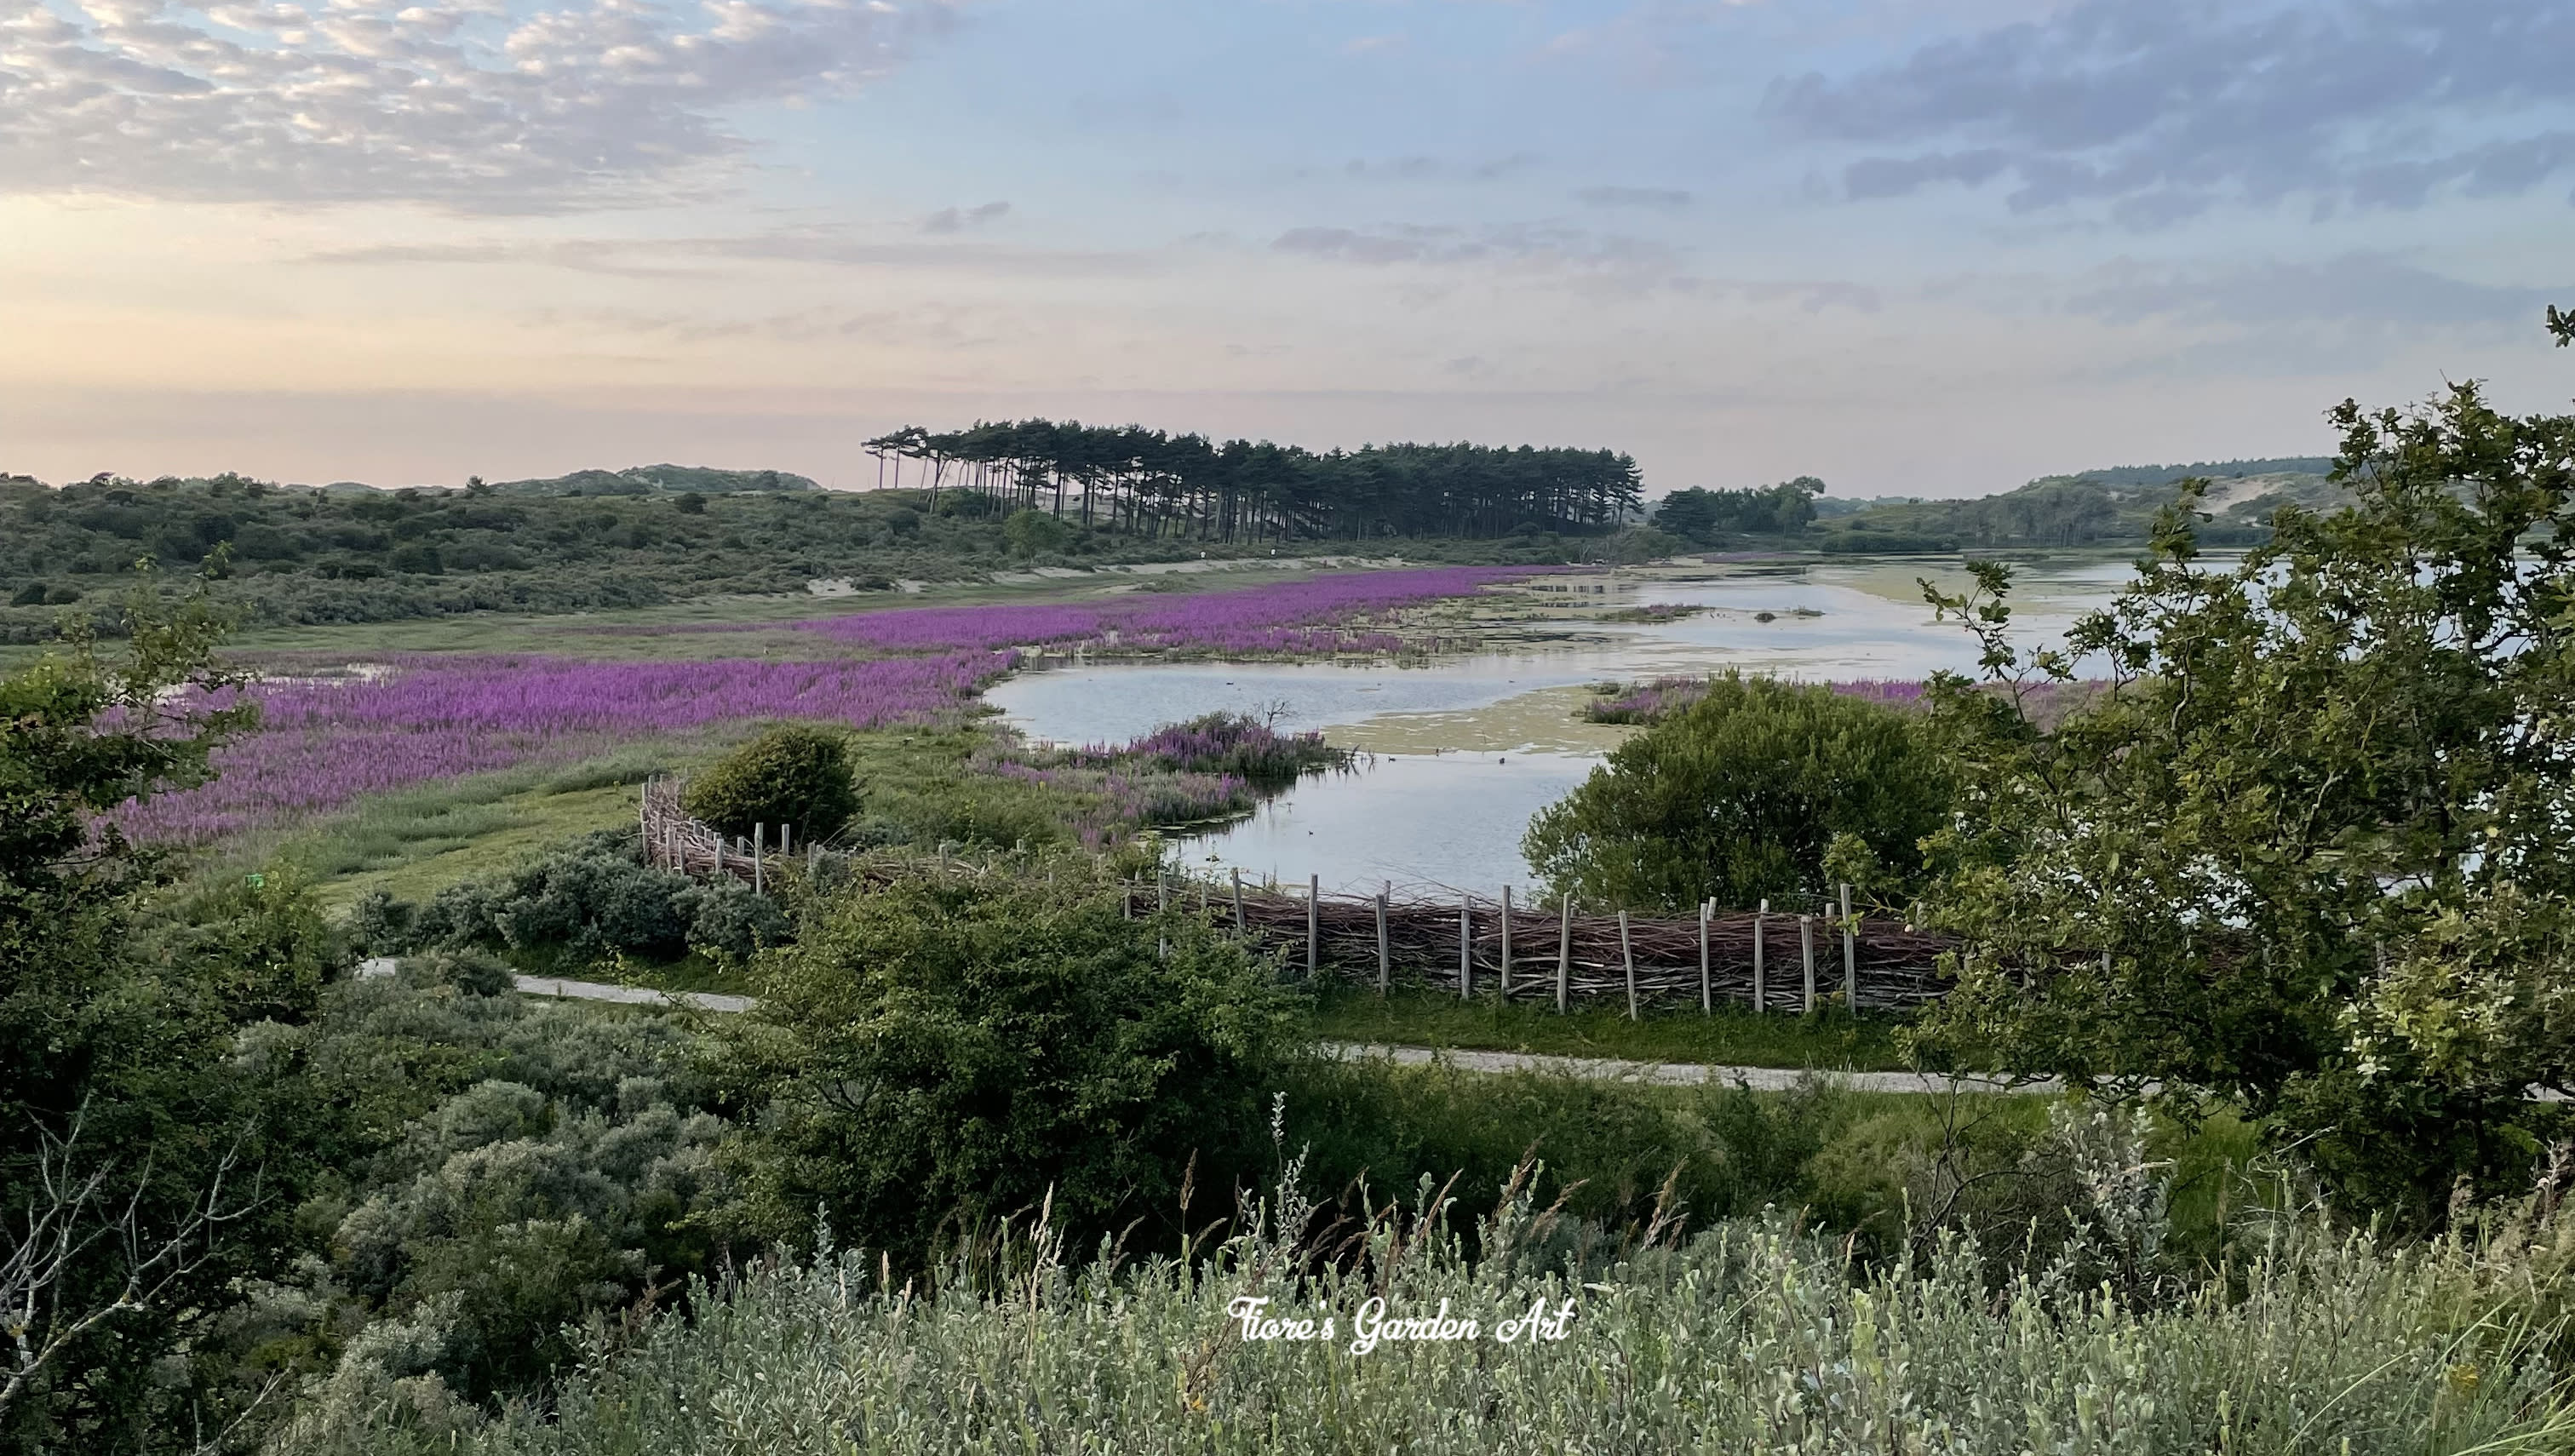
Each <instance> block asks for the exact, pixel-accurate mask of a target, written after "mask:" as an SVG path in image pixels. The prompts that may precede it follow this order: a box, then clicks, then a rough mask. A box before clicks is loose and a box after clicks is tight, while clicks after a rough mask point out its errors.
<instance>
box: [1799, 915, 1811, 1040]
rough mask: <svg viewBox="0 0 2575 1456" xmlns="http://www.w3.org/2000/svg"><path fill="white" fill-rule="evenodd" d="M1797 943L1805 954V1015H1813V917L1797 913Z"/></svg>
mask: <svg viewBox="0 0 2575 1456" xmlns="http://www.w3.org/2000/svg"><path fill="white" fill-rule="evenodd" d="M1797 943H1798V944H1799V945H1801V946H1803V947H1804V949H1805V952H1806V1014H1807V1015H1809V1016H1811V1015H1813V1014H1815V917H1814V916H1812V915H1810V914H1807V913H1806V912H1805V911H1803V910H1800V911H1798V912H1797Z"/></svg>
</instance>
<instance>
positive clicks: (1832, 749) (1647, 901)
mask: <svg viewBox="0 0 2575 1456" xmlns="http://www.w3.org/2000/svg"><path fill="white" fill-rule="evenodd" d="M1954 792H1955V789H1954V787H1953V785H1952V781H1951V776H1950V773H1949V770H1948V768H1947V767H1946V766H1945V764H1944V763H1943V761H1942V759H1941V757H1940V755H1939V752H1938V750H1937V748H1936V747H1935V746H1934V745H1933V744H1932V743H1931V741H1930V740H1929V738H1928V737H1927V735H1926V734H1925V732H1924V730H1923V726H1922V724H1921V723H1920V722H1919V720H1918V718H1917V717H1916V716H1914V715H1910V714H1907V713H1905V712H1902V711H1899V710H1895V709H1890V708H1887V707H1884V706H1882V705H1879V704H1875V703H1870V702H1867V701H1865V700H1862V699H1858V698H1849V697H1844V696H1842V695H1839V694H1836V693H1834V692H1832V691H1831V690H1830V689H1827V688H1820V687H1803V686H1799V685H1795V684H1787V683H1780V682H1776V681H1774V680H1771V679H1767V678H1749V679H1747V678H1744V677H1741V676H1740V675H1737V674H1732V673H1729V674H1727V675H1725V676H1723V677H1720V678H1715V679H1711V680H1710V681H1709V683H1708V685H1707V694H1706V696H1705V697H1703V698H1701V699H1699V700H1698V701H1697V702H1695V703H1692V704H1689V705H1688V706H1687V707H1685V708H1681V709H1678V710H1676V711H1674V712H1671V713H1669V714H1667V715H1666V716H1665V717H1664V718H1663V719H1662V720H1661V721H1660V722H1658V723H1656V724H1655V725H1654V726H1653V727H1651V728H1647V729H1646V730H1645V731H1643V732H1641V733H1638V734H1637V735H1636V736H1634V737H1632V738H1630V739H1628V740H1627V741H1626V742H1625V743H1623V744H1621V745H1620V746H1619V747H1618V749H1617V750H1616V751H1615V752H1612V753H1611V754H1610V755H1609V760H1608V761H1607V762H1606V763H1604V764H1602V765H1601V766H1600V767H1598V768H1595V769H1593V770H1592V772H1591V776H1590V777H1589V778H1588V779H1586V780H1584V782H1583V783H1582V785H1581V786H1580V787H1578V788H1576V789H1574V791H1573V792H1572V793H1570V794H1568V795H1566V796H1565V797H1564V798H1563V799H1562V800H1560V801H1558V802H1556V803H1554V804H1552V805H1550V806H1548V807H1547V808H1546V809H1544V810H1542V811H1541V812H1540V813H1539V814H1538V815H1537V817H1536V818H1534V819H1532V820H1531V821H1530V823H1529V828H1528V834H1527V837H1526V839H1525V840H1524V841H1523V847H1524V849H1525V851H1526V853H1527V855H1528V860H1529V863H1530V864H1531V865H1532V866H1534V867H1535V868H1536V869H1537V871H1538V872H1539V873H1540V874H1543V875H1545V876H1546V878H1547V880H1548V881H1549V883H1550V885H1551V887H1552V889H1553V891H1554V892H1555V893H1557V894H1571V895H1574V896H1576V897H1577V898H1580V899H1583V900H1586V901H1588V902H1590V903H1592V904H1607V905H1620V906H1627V907H1631V908H1635V909H1653V910H1662V911H1665V912H1682V911H1687V910H1689V909H1691V908H1693V907H1695V906H1696V905H1697V903H1698V902H1699V901H1700V900H1701V899H1703V898H1707V897H1710V896H1713V897H1714V898H1715V899H1716V901H1717V903H1718V904H1719V905H1722V906H1730V907H1744V908H1748V907H1750V906H1752V905H1753V904H1755V903H1756V902H1758V901H1760V900H1762V899H1765V898H1767V899H1772V900H1777V901H1780V902H1781V905H1782V907H1783V908H1788V907H1802V906H1805V905H1810V904H1818V903H1821V902H1823V901H1824V899H1825V897H1826V896H1827V894H1828V893H1829V891H1830V887H1831V885H1832V883H1833V882H1834V881H1835V880H1836V879H1847V880H1850V881H1851V882H1853V883H1854V884H1855V885H1856V886H1857V887H1858V888H1860V889H1861V890H1863V891H1865V892H1869V893H1871V894H1873V895H1874V896H1875V897H1877V898H1880V899H1889V900H1891V899H1895V898H1897V897H1900V896H1902V895H1903V894H1905V893H1907V892H1908V891H1910V890H1911V889H1913V888H1914V887H1915V886H1916V885H1917V884H1918V883H1919V882H1920V880H1921V877H1922V873H1923V857H1922V850H1921V848H1920V843H1921V840H1922V839H1923V838H1924V837H1925V836H1926V835H1929V834H1931V833H1933V832H1934V831H1936V830H1938V829H1939V828H1941V827H1942V826H1943V825H1944V823H1945V822H1946V818H1947V814H1948V811H1949V805H1950V802H1951V800H1952V797H1953V795H1954Z"/></svg>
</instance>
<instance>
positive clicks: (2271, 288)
mask: <svg viewBox="0 0 2575 1456" xmlns="http://www.w3.org/2000/svg"><path fill="white" fill-rule="evenodd" d="M2560 297H2563V291H2562V290H2558V289H2549V288H2515V287H2506V286H2499V285H2494V284H2483V283H2469V282H2466V281H2464V280H2461V279H2456V278H2451V277H2448V276H2446V275H2443V274H2438V273H2433V272H2430V271H2428V270H2425V269H2422V268H2417V267H2415V266H2413V265H2412V264H2409V263H2405V262H2401V261H2399V260H2397V259H2394V258H2390V257H2387V256H2386V255H2384V254H2375V253H2353V254H2347V255H2345V256H2343V257H2340V258H2335V259H2330V260H2327V261H2325V262H2320V263H2262V264H2254V265H2250V266H2242V267H2229V268H2172V267H2165V266H2147V265H2140V264H2134V263H2120V264H2115V265H2112V266H2110V267H2108V268H2105V269H2103V270H2101V271H2100V273H2099V274H2098V275H2096V277H2095V278H2094V279H2093V280H2092V281H2091V282H2090V284H2089V285H2088V286H2086V287H2082V288H2080V289H2078V290H2077V291H2076V292H2074V293H2073V294H2071V295H2069V296H2068V297H2067V298H2066V301H2065V308H2066V311H2067V312H2068V313H2071V314H2075V315H2079V316H2082V317H2085V318H2093V319H2099V320H2101V321H2102V322H2104V323H2109V324H2120V325H2126V324H2137V323H2143V322H2148V321H2155V320H2169V321H2173V322H2177V323H2182V324H2192V325H2208V324H2215V325H2230V326H2234V327H2237V328H2244V329H2257V328H2275V327H2280V326H2288V325H2338V326H2345V327H2353V328H2361V329H2368V330H2383V331H2391V332H2393V331H2401V332H2403V333H2406V334H2408V335H2412V334H2419V333H2421V332H2423V331H2425V330H2444V331H2447V330H2457V329H2461V328H2468V329H2479V328H2490V329H2499V330H2501V329H2514V328H2519V329H2525V330H2530V331H2532V332H2533V334H2534V337H2535V334H2536V328H2537V325H2536V321H2537V319H2538V318H2539V316H2540V311H2541V310H2542V309H2543V308H2544V307H2545V306H2546V305H2547V304H2549V303H2550V302H2552V301H2554V300H2555V299H2557V298H2560Z"/></svg>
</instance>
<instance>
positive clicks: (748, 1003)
mask: <svg viewBox="0 0 2575 1456" xmlns="http://www.w3.org/2000/svg"><path fill="white" fill-rule="evenodd" d="M393 968H394V963H393V961H391V960H389V959H383V960H367V961H362V962H360V964H359V967H358V973H359V974H360V975H391V974H392V973H393ZM512 979H513V980H514V981H515V982H516V983H517V985H518V988H519V990H520V992H521V993H523V994H526V995H531V996H562V997H568V998H571V999H575V1000H585V1001H615V1002H618V1003H620V1004H623V1005H630V1006H674V1005H676V1006H685V1007H689V1008H691V1009H695V1010H700V1011H716V1012H728V1013H729V1012H736V1011H748V1010H750V1009H751V1008H752V1006H753V1005H754V1004H755V1002H754V1001H753V999H752V998H751V997H750V996H729V995H722V994H719V993H717V992H714V991H658V990H652V989H650V988H647V987H644V986H623V985H612V984H610V983H608V982H606V981H596V980H565V979H562V978H561V977H558V976H550V975H521V976H514V977H512ZM1322 1049H1323V1052H1324V1054H1325V1055H1327V1056H1333V1057H1338V1058H1339V1059H1341V1060H1343V1061H1359V1060H1364V1059H1366V1058H1369V1057H1382V1058H1384V1059H1385V1060H1387V1061H1392V1062H1397V1063H1400V1064H1402V1065H1406V1066H1423V1065H1428V1064H1430V1063H1432V1062H1445V1063H1446V1064H1448V1065H1450V1066H1454V1067H1457V1068H1459V1069H1460V1070H1463V1071H1471V1072H1543V1073H1548V1074H1551V1075H1556V1076H1573V1077H1581V1078H1583V1079H1585V1080H1587V1081H1595V1082H1641V1083H1645V1084H1647V1085H1650V1086H1664V1087H1694V1086H1705V1085H1707V1084H1709V1083H1711V1082H1713V1083H1717V1084H1719V1085H1731V1084H1735V1083H1740V1084H1742V1085H1743V1086H1746V1087H1749V1088H1750V1089H1752V1090H1753V1091H1756V1092H1784V1091H1788V1090H1790V1089H1791V1088H1794V1087H1795V1086H1797V1085H1798V1084H1799V1083H1801V1082H1803V1081H1805V1080H1807V1079H1808V1078H1810V1077H1817V1078H1821V1079H1823V1080H1825V1081H1829V1082H1831V1083H1833V1084H1835V1085H1836V1086H1843V1087H1848V1088H1850V1089H1851V1090H1853V1091H1857V1092H1910V1093H1917V1094H1931V1095H1938V1094H1941V1093H1946V1092H1952V1091H1958V1092H2007V1093H2018V1094H2033V1093H2044V1092H2053V1091H2055V1090H2057V1084H2056V1083H2055V1082H2054V1081H2041V1082H2018V1083H2014V1082H2004V1081H2000V1080H1997V1079H1995V1078H1991V1077H1944V1076H1932V1075H1928V1074H1926V1073H1922V1072H1874V1071H1872V1072H1863V1071H1838V1072H1837V1071H1794V1070H1789V1069H1786V1068H1782V1067H1771V1066H1717V1065H1710V1064H1708V1063H1706V1062H1696V1061H1620V1060H1617V1059H1615V1058H1610V1057H1583V1056H1540V1055H1535V1054H1532V1053H1528V1052H1519V1051H1465V1050H1457V1049H1453V1048H1435V1047H1428V1046H1390V1045H1386V1044H1384V1043H1382V1042H1373V1041H1326V1042H1324V1043H1322Z"/></svg>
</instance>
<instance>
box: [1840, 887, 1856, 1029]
mask: <svg viewBox="0 0 2575 1456" xmlns="http://www.w3.org/2000/svg"><path fill="white" fill-rule="evenodd" d="M1842 1009H1844V1010H1846V1011H1849V1012H1851V1013H1853V1014H1854V1015H1856V1014H1857V1013H1858V1011H1859V925H1858V923H1857V922H1855V921H1853V920H1852V919H1851V912H1850V882H1849V881H1848V880H1844V881H1843V882H1842Z"/></svg>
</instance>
